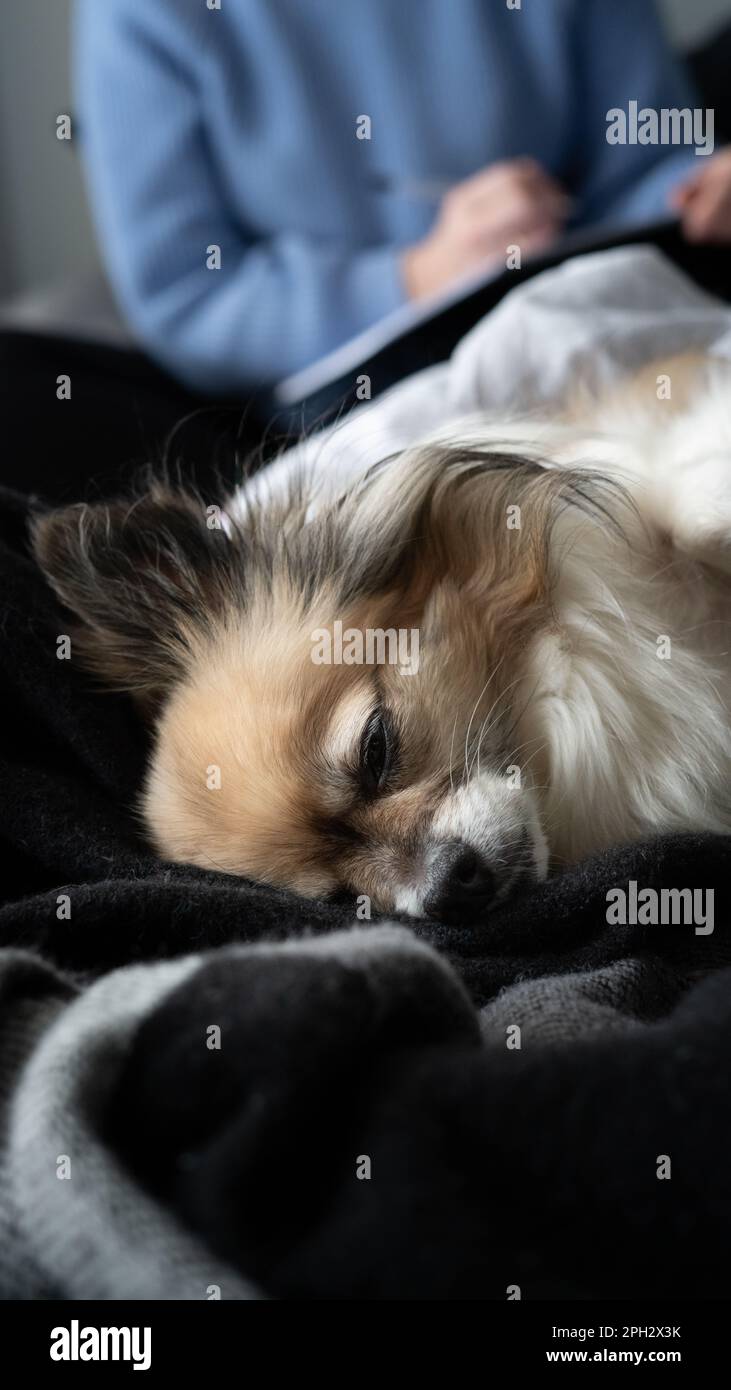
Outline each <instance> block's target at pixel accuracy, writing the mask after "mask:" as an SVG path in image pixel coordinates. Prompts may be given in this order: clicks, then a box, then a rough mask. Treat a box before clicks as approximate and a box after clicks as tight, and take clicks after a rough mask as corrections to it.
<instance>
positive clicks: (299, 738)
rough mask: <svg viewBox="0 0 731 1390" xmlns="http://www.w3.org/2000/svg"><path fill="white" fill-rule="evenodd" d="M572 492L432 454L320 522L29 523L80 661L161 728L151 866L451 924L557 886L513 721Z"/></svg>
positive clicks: (125, 512) (292, 513)
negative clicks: (544, 880)
mask: <svg viewBox="0 0 731 1390" xmlns="http://www.w3.org/2000/svg"><path fill="white" fill-rule="evenodd" d="M571 487H572V480H571V477H570V476H569V475H567V474H559V473H556V472H552V471H550V470H546V469H544V468H542V467H541V466H540V465H539V464H538V463H535V462H531V461H529V460H525V459H517V458H515V457H511V456H509V455H499V454H490V453H482V452H479V451H475V450H468V449H457V448H452V449H445V448H438V449H437V448H434V447H432V448H425V449H422V450H412V451H409V452H408V453H405V454H404V455H402V456H399V457H398V458H397V459H394V460H391V461H388V462H387V463H386V464H385V465H383V466H381V467H380V468H379V469H377V470H375V471H374V472H373V473H372V474H371V475H369V477H368V478H367V479H366V480H364V481H363V482H361V483H360V484H359V485H357V486H356V487H354V488H353V489H352V490H351V492H349V493H348V494H347V495H346V496H344V497H343V498H341V499H340V500H339V501H338V502H337V503H329V504H323V505H322V506H321V507H320V508H319V510H318V509H317V508H315V510H314V514H312V507H311V505H310V499H309V497H308V490H307V488H306V487H304V486H302V484H300V485H299V486H298V485H297V484H293V486H292V488H291V489H290V491H289V493H288V495H287V496H286V498H283V499H282V498H280V500H279V501H271V500H270V501H269V502H268V503H266V504H258V503H253V502H252V503H251V504H250V505H249V506H248V507H243V506H240V505H239V507H238V515H234V514H230V515H229V516H225V515H224V516H223V517H222V518H220V517H219V513H218V511H217V509H216V508H215V507H213V508H211V507H209V508H206V505H205V502H203V501H202V500H201V499H200V498H198V497H197V496H194V495H192V494H187V493H184V492H181V491H176V490H174V489H171V488H169V487H168V486H167V485H160V486H158V487H156V488H153V489H152V490H151V491H149V492H147V493H145V494H144V495H142V496H141V497H140V498H138V499H137V500H136V501H135V502H133V503H131V504H130V503H113V504H111V505H104V506H96V507H86V506H82V507H72V508H68V509H65V510H63V511H61V512H55V513H50V514H46V515H44V516H42V517H39V518H37V519H36V521H35V523H34V530H33V540H34V548H35V553H36V555H37V557H38V559H39V562H40V564H41V565H42V567H43V569H44V570H45V571H46V573H47V575H48V576H49V578H50V580H51V582H52V583H53V585H54V587H55V589H56V591H57V593H58V594H59V596H60V597H61V599H62V600H63V602H64V603H65V604H66V605H67V606H68V607H70V608H71V609H72V610H74V612H75V613H76V615H77V617H78V618H79V619H80V620H81V621H80V625H79V628H78V631H77V633H76V636H75V638H74V642H75V650H76V652H77V653H78V654H79V656H80V657H81V658H82V659H83V660H84V661H85V662H86V664H87V665H89V666H91V667H92V668H93V669H94V670H95V671H96V672H97V673H98V674H99V675H100V676H101V677H102V679H103V680H104V681H105V682H106V683H107V684H109V685H113V686H115V687H117V688H122V689H126V690H128V691H130V692H132V694H133V695H134V696H135V697H136V699H137V700H138V702H139V703H140V706H141V708H142V709H143V711H144V713H145V714H146V715H147V717H148V718H150V720H151V721H152V722H153V723H154V727H155V750H154V754H153V757H152V761H151V765H150V768H149V773H148V777H147V782H146V786H145V789H144V793H143V798H142V809H143V813H144V818H145V821H146V824H147V827H148V830H149V833H150V835H151V837H152V839H153V842H154V844H155V846H156V848H157V850H158V851H159V853H160V854H161V855H163V856H164V857H166V858H169V859H174V860H179V861H183V862H188V863H194V864H198V865H201V866H203V867H206V868H216V869H222V870H225V871H227V872H229V873H234V874H241V875H245V876H248V877H252V878H256V879H260V880H263V881H264V882H267V883H270V884H275V885H280V886H283V887H288V888H291V889H294V890H296V891H298V892H300V893H302V894H305V895H307V896H325V895H331V894H337V893H339V892H342V891H345V892H348V893H350V894H355V895H360V894H366V895H368V897H369V898H370V900H371V902H372V905H373V907H374V909H376V910H386V911H397V912H406V913H409V914H412V915H415V916H420V915H435V916H438V917H442V918H446V919H449V918H456V919H460V918H462V917H465V918H468V917H472V916H475V915H476V914H478V913H482V912H484V910H485V909H486V907H487V906H488V905H489V904H490V903H491V902H492V901H494V900H499V899H501V898H502V897H505V896H507V894H508V893H509V892H511V891H512V889H513V888H514V887H516V886H517V885H518V884H519V883H520V882H521V881H523V880H526V879H530V878H536V877H540V876H542V875H543V874H544V873H545V872H546V867H547V848H546V840H545V836H544V834H543V831H542V829H541V825H540V819H539V799H538V793H537V791H536V787H535V782H536V778H535V777H534V776H533V775H532V774H531V764H532V762H533V759H534V755H535V754H536V753H537V754H538V755H540V747H538V746H537V745H536V746H534V747H531V746H530V744H529V743H527V742H526V726H525V725H524V722H523V715H524V714H525V710H526V707H527V705H528V704H529V703H530V694H531V680H532V675H533V674H534V671H533V667H532V664H531V652H532V650H533V649H534V644H535V642H536V639H537V638H538V637H539V636H540V634H541V632H542V631H544V630H545V628H546V626H547V625H548V624H549V623H550V588H551V576H550V570H551V558H550V536H551V529H552V526H553V523H554V520H555V517H556V514H557V513H558V512H560V511H561V508H562V506H563V505H564V504H565V502H566V498H567V496H568V495H569V493H570V490H571ZM533 765H534V766H536V764H535V763H533ZM537 765H538V766H540V762H539V763H538V764H537Z"/></svg>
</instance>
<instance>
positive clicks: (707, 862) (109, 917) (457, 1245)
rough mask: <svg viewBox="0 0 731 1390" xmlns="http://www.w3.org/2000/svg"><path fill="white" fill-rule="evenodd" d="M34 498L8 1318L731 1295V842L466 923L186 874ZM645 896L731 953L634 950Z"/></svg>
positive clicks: (11, 975)
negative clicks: (199, 1308) (615, 901)
mask: <svg viewBox="0 0 731 1390" xmlns="http://www.w3.org/2000/svg"><path fill="white" fill-rule="evenodd" d="M26 505H27V503H26V500H25V499H24V498H23V497H21V496H20V495H18V494H17V493H12V492H5V493H3V494H2V509H1V511H0V525H1V528H2V552H1V556H0V587H1V589H2V596H3V597H2V623H1V624H0V680H1V681H2V688H3V692H4V696H5V699H4V711H3V718H2V723H1V724H0V741H1V745H2V746H1V750H0V757H1V759H2V773H1V785H2V790H1V792H0V832H1V834H2V844H3V851H4V853H3V906H2V908H1V909H0V1251H1V1252H2V1253H1V1254H0V1291H1V1292H2V1294H3V1295H4V1296H5V1297H38V1296H48V1295H49V1294H50V1295H55V1296H62V1297H85V1298H89V1297H94V1296H100V1297H110V1298H112V1297H157V1298H165V1297H174V1298H177V1297H181V1298H182V1297H193V1298H194V1297H200V1298H210V1297H218V1296H219V1294H220V1296H221V1297H234V1298H245V1297H293V1298H303V1297H304V1298H313V1297H314V1298H354V1297H357V1298H480V1299H497V1300H504V1299H506V1298H516V1297H522V1298H524V1299H540V1298H550V1297H558V1298H597V1297H602V1296H609V1297H613V1298H620V1297H633V1296H650V1297H659V1296H676V1297H682V1298H693V1297H716V1298H719V1297H721V1298H722V1297H729V1295H731V1273H729V1261H728V1254H727V1252H728V1248H729V1243H730V1241H731V1164H730V1163H729V1153H730V1151H731V1117H730V1114H729V1081H728V1068H729V1065H730V1064H731V969H730V968H729V967H730V966H731V935H730V932H729V912H728V902H729V894H728V887H727V884H728V868H729V862H730V860H731V846H730V845H729V841H728V840H727V839H722V838H716V837H712V836H698V837H694V836H683V837H676V838H673V839H666V840H660V841H657V842H654V843H651V844H644V845H640V846H635V847H630V848H626V849H622V850H618V851H617V852H616V853H614V854H611V855H608V856H604V857H602V858H599V859H596V860H594V861H592V862H590V863H586V864H583V865H581V866H580V867H579V868H577V869H575V870H573V871H572V872H571V873H568V874H566V875H565V876H563V877H561V878H557V879H555V880H554V881H551V882H548V883H547V884H544V885H542V886H540V887H539V888H537V889H535V891H532V892H531V893H530V895H529V896H526V897H523V898H522V899H520V900H517V901H515V902H514V903H513V904H511V905H508V906H506V907H503V908H502V909H501V910H499V911H496V912H494V913H492V914H491V915H490V916H489V917H487V918H486V919H485V921H484V922H482V923H481V924H479V925H478V926H475V927H469V928H466V927H465V928H461V929H460V928H454V927H451V928H447V927H440V926H438V925H427V924H424V925H422V926H418V927H417V928H414V927H413V925H412V926H407V925H403V924H402V925H395V926H384V925H382V924H378V923H376V922H373V923H361V922H358V921H357V920H356V916H355V911H354V910H351V909H349V908H348V907H338V908H335V907H334V906H332V905H331V906H325V905H320V904H317V903H305V902H302V901H300V900H299V899H296V898H294V897H291V896H288V895H287V894H285V893H281V892H275V891H270V890H267V889H265V888H262V887H260V886H254V885H251V884H248V883H246V882H243V881H241V880H238V879H234V878H231V877H228V876H226V875H222V874H212V873H205V872H202V871H200V870H197V869H194V868H186V867H181V866H179V865H177V866H176V865H169V864H163V863H160V862H158V861H157V860H156V859H155V858H154V857H153V856H152V854H151V853H150V851H149V849H148V848H147V847H146V845H145V843H144V840H143V839H142V838H141V834H140V831H139V827H138V823H137V822H136V820H135V817H134V813H133V804H134V795H135V792H136V789H137V787H138V785H139V782H140V777H141V772H142V768H143V766H144V760H145V756H146V738H145V733H144V731H143V729H142V728H141V726H140V725H139V724H138V722H137V719H136V716H135V714H134V712H133V710H132V708H131V706H130V705H129V704H128V703H127V702H126V701H125V700H124V699H122V698H118V697H116V696H112V695H109V694H106V693H101V692H98V691H96V690H95V689H94V687H93V685H92V684H91V682H90V681H89V679H88V678H87V677H86V676H85V675H84V674H83V673H81V672H80V671H79V670H78V669H77V668H76V666H75V664H74V663H73V661H66V660H60V659H59V658H58V656H57V638H58V637H59V635H61V634H63V633H64V632H65V631H66V620H65V618H64V615H63V613H62V611H61V610H59V609H58V607H57V605H56V604H55V602H54V600H53V599H52V596H51V594H50V592H49V590H48V589H47V587H46V585H45V583H44V580H43V578H42V576H41V575H40V573H39V572H38V571H37V569H36V568H35V566H34V564H33V563H32V561H31V559H30V558H29V556H28V554H27V549H26V541H25V511H26ZM630 880H634V881H636V882H637V883H638V884H639V885H640V886H641V887H643V888H644V887H660V886H663V885H665V886H674V887H678V888H688V887H690V888H699V889H703V890H706V891H707V890H709V889H713V890H714V892H715V926H714V930H713V932H712V933H711V934H708V935H698V934H696V932H695V930H694V928H693V926H692V925H681V924H678V925H674V926H673V925H669V926H633V925H624V926H622V925H610V924H609V923H608V922H607V902H606V893H607V890H608V889H609V888H613V887H617V886H620V887H621V886H624V887H627V885H628V883H629V881H630ZM131 965H132V966H134V965H136V966H137V967H138V968H136V969H135V968H132V969H130V968H129V967H130V966H131ZM516 1026H517V1029H518V1030H519V1032H517V1031H516ZM216 1030H218V1032H217V1031H216ZM518 1043H519V1044H520V1046H518V1045H517V1044H518ZM66 1160H68V1163H69V1166H70V1169H71V1180H70V1181H68V1182H64V1181H63V1180H62V1178H63V1176H64V1173H63V1172H59V1165H60V1166H61V1168H63V1164H64V1162H65V1161H66ZM79 1171H80V1172H81V1181H79V1178H78V1174H79ZM74 1175H76V1182H74Z"/></svg>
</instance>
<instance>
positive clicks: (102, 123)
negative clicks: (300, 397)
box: [75, 0, 405, 392]
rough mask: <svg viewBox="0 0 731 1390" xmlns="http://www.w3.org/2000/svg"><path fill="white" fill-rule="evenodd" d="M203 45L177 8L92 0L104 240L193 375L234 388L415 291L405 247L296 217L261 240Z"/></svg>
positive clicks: (144, 337)
mask: <svg viewBox="0 0 731 1390" xmlns="http://www.w3.org/2000/svg"><path fill="white" fill-rule="evenodd" d="M182 13H183V12H182V11H178V16H181V15H182ZM192 46H193V45H192V41H191V34H190V30H187V31H186V30H185V28H184V27H182V25H180V24H178V22H177V19H176V13H175V7H174V6H168V5H166V4H162V5H160V4H156V5H145V4H144V3H143V4H141V5H140V4H139V0H104V3H103V4H99V3H98V0H81V2H80V3H79V4H78V6H77V11H76V23H75V68H76V90H77V98H78V102H79V110H80V116H81V144H82V149H83V157H84V162H85V167H86V174H87V181H88V184H89V189H90V196H91V203H92V210H93V214H94V218H95V221H96V225H97V230H98V234H99V239H100V242H101V246H102V251H103V254H104V256H105V259H106V264H107V268H108V271H109V275H110V278H111V281H112V284H113V287H114V289H115V292H116V294H117V297H118V299H119V301H120V304H121V307H122V309H123V311H124V312H125V314H126V316H127V318H128V320H129V322H130V324H131V326H132V327H133V329H134V330H135V331H136V332H137V334H138V335H139V337H140V339H141V341H142V343H143V344H144V346H146V347H147V348H148V350H149V351H150V352H151V353H152V354H153V355H154V356H155V357H157V358H158V359H159V360H160V361H161V363H162V364H163V365H164V366H166V367H167V368H168V369H169V370H170V371H171V372H172V373H173V374H175V375H176V376H178V377H180V378H181V379H182V380H184V381H186V382H187V383H189V384H190V385H192V386H195V387H198V388H200V389H203V390H208V391H214V392H216V391H220V392H226V391H230V392H233V391H236V390H238V389H241V388H246V387H251V386H262V385H268V384H271V383H272V382H274V381H276V380H277V379H279V378H281V377H282V376H285V375H287V374H288V373H290V372H293V371H297V370H299V369H300V368H301V367H303V366H306V365H307V364H308V362H311V361H313V360H315V359H316V358H317V357H319V356H320V355H323V354H324V353H327V352H329V351H331V350H332V349H333V348H334V347H336V346H337V345H338V343H340V342H343V341H345V340H346V339H347V338H348V337H350V336H351V335H353V334H355V333H358V332H360V331H361V330H362V329H364V328H366V327H368V326H369V325H370V324H372V323H374V322H376V321H377V320H378V319H379V318H381V317H382V316H383V315H384V314H386V313H388V312H389V311H390V310H392V309H394V308H396V307H397V306H398V305H399V304H401V303H402V302H403V300H404V297H405V291H404V289H403V285H402V281H401V275H400V268H399V253H398V251H397V249H396V248H395V247H393V246H376V247H373V248H367V249H365V250H353V251H349V250H348V248H347V247H344V246H342V245H340V244H335V243H328V244H326V245H325V244H319V243H317V242H315V241H314V240H312V239H310V238H308V237H306V236H303V235H300V234H298V233H297V231H294V230H293V231H292V232H287V233H286V234H282V235H277V236H273V237H271V238H270V239H261V238H258V237H256V236H255V235H254V234H253V233H252V232H251V230H250V229H247V228H246V227H242V226H241V224H240V221H239V220H238V219H236V217H235V216H234V215H233V213H232V210H231V208H230V206H229V202H228V200H227V197H226V194H225V190H224V188H223V186H222V183H221V181H220V177H219V174H218V171H217V168H216V164H215V160H214V158H213V155H212V153H211V150H210V148H209V145H208V142H207V135H206V128H205V116H204V102H203V98H202V94H201V92H200V90H199V85H200V70H199V68H198V67H197V64H196V61H195V58H196V55H195V52H194V51H193V52H191V47H192ZM215 247H217V248H219V252H220V255H219V257H218V258H217V257H216V252H215V251H213V252H211V251H210V250H209V248H215ZM216 259H220V269H216V268H214V267H215V264H216Z"/></svg>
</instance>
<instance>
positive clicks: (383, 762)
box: [360, 710, 394, 795]
mask: <svg viewBox="0 0 731 1390" xmlns="http://www.w3.org/2000/svg"><path fill="white" fill-rule="evenodd" d="M393 742H394V741H393V736H392V733H391V730H390V727H389V724H388V721H387V720H386V719H385V718H384V716H383V715H382V714H381V712H380V710H376V712H375V714H372V715H371V717H370V719H369V720H368V723H367V724H366V726H365V729H364V730H363V737H362V739H361V743H360V780H361V784H362V786H363V790H364V791H365V792H368V793H370V794H371V795H372V794H373V793H374V792H377V791H380V790H381V788H382V787H383V785H384V783H385V781H386V778H387V777H388V774H389V771H390V768H391V762H392V759H393Z"/></svg>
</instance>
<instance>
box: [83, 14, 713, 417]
mask: <svg viewBox="0 0 731 1390" xmlns="http://www.w3.org/2000/svg"><path fill="white" fill-rule="evenodd" d="M75 65H76V78H77V100H78V110H79V115H80V117H81V130H82V148H83V151H84V158H85V163H86V169H87V174H88V181H89V185H90V189H91V198H92V205H93V209H94V213H95V218H96V222H97V227H98V232H99V237H100V241H101V245H102V247H103V250H104V254H105V256H106V259H107V265H108V269H109V273H110V277H111V280H112V283H113V285H114V287H115V290H116V293H117V296H118V298H119V301H120V303H121V306H122V308H123V310H124V311H125V313H126V315H127V317H128V319H129V321H130V323H131V324H132V326H133V327H134V329H135V330H136V332H137V334H138V335H139V338H140V339H141V341H142V342H143V344H144V345H145V346H146V347H147V348H148V350H149V351H150V353H151V354H152V355H153V356H155V357H156V358H157V359H158V360H159V361H160V362H161V363H162V364H163V365H164V366H165V367H167V368H168V369H169V370H170V371H171V372H172V373H173V374H175V375H177V376H178V377H179V378H180V379H182V380H183V381H184V382H185V383H187V384H188V385H191V386H193V387H195V388H197V389H200V390H205V391H221V392H231V391H239V390H242V389H246V388H251V387H254V386H263V385H268V384H271V383H273V382H275V381H276V380H278V379H280V378H281V377H283V376H285V375H287V374H288V373H290V372H293V371H296V370H299V369H300V368H301V367H303V366H305V365H307V364H308V363H310V362H311V361H313V360H314V359H316V358H317V357H319V356H321V355H323V354H325V353H327V352H329V351H330V350H332V349H333V348H335V347H336V346H337V345H338V344H339V343H341V342H342V341H344V340H345V339H347V338H348V337H350V336H352V335H353V334H355V333H357V332H359V331H361V330H362V329H364V328H367V327H368V326H370V325H371V324H373V323H374V322H375V321H376V320H378V319H379V318H380V317H381V316H383V315H385V314H387V313H388V312H389V311H390V310H393V309H395V308H397V307H398V306H399V305H401V304H403V303H405V302H406V301H407V300H408V299H410V298H412V299H419V298H422V297H424V296H427V295H431V294H434V293H437V292H439V291H440V290H442V289H444V288H446V287H447V286H448V285H449V284H450V283H452V282H453V281H454V280H455V279H456V278H457V277H459V276H462V275H465V274H467V273H469V272H472V271H477V270H478V269H479V268H481V267H483V266H484V267H489V266H490V265H491V264H497V262H498V261H500V262H501V263H502V265H503V266H504V264H505V255H506V247H507V246H508V245H512V244H517V245H519V246H520V248H521V251H522V252H524V253H525V254H526V255H528V254H530V253H531V252H536V251H540V250H543V249H545V248H547V247H548V246H550V245H551V244H552V243H553V242H555V240H556V239H557V238H558V237H559V236H560V234H561V233H562V231H563V230H564V229H565V227H566V226H567V225H568V224H569V223H570V224H571V226H573V227H580V226H586V227H589V226H600V225H601V224H607V225H611V227H612V228H616V227H621V226H630V225H632V224H635V223H640V222H642V221H643V220H650V219H652V218H655V217H658V216H662V215H663V214H664V213H665V212H666V211H667V210H668V205H669V201H670V200H671V199H672V200H674V203H675V205H676V207H677V208H678V209H679V210H680V212H681V214H682V216H683V218H684V220H685V223H686V225H687V228H688V231H689V234H690V235H701V236H704V235H708V236H713V235H715V234H718V235H725V234H726V231H729V232H731V227H728V228H727V227H726V223H727V222H729V221H731V213H730V212H729V208H728V206H727V202H728V188H729V185H730V184H731V171H729V166H728V161H727V158H726V157H725V156H720V157H719V156H716V157H715V158H714V157H713V156H712V157H711V158H709V157H708V149H707V148H706V150H705V151H703V152H702V153H701V154H697V153H696V152H695V149H694V148H693V147H692V146H689V145H685V144H683V145H678V144H676V145H674V146H673V145H668V144H664V145H663V144H660V143H655V144H642V143H629V141H628V142H627V143H624V144H621V143H610V141H609V140H608V138H607V129H608V116H607V113H608V112H609V111H610V110H612V109H616V108H621V109H628V108H629V104H630V103H631V102H633V101H635V102H637V103H639V106H640V107H643V108H645V107H647V108H654V109H657V110H660V109H666V108H686V107H687V108H692V107H697V105H698V101H697V98H696V96H695V94H694V92H693V90H692V87H691V84H690V82H689V79H688V78H687V76H686V74H685V72H684V70H683V68H682V66H681V64H680V63H679V62H678V61H677V60H676V59H675V58H674V56H673V54H672V53H671V51H670V49H669V47H668V45H667V43H666V41H665V38H664V36H663V33H662V30H661V27H660V24H659V21H658V18H657V15H656V13H655V10H654V7H653V4H652V2H651V0H540V3H531V0H527V2H526V3H525V4H524V5H521V4H520V3H519V0H102V3H100V2H99V0H79V4H78V9H77V14H76V22H75ZM719 158H720V161H721V162H720V164H719V162H718V161H719ZM711 165H713V169H711ZM709 184H710V193H709V191H708V189H709ZM719 204H720V205H722V212H721V213H719V211H718V208H719ZM709 205H710V212H709V210H708V209H709Z"/></svg>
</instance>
